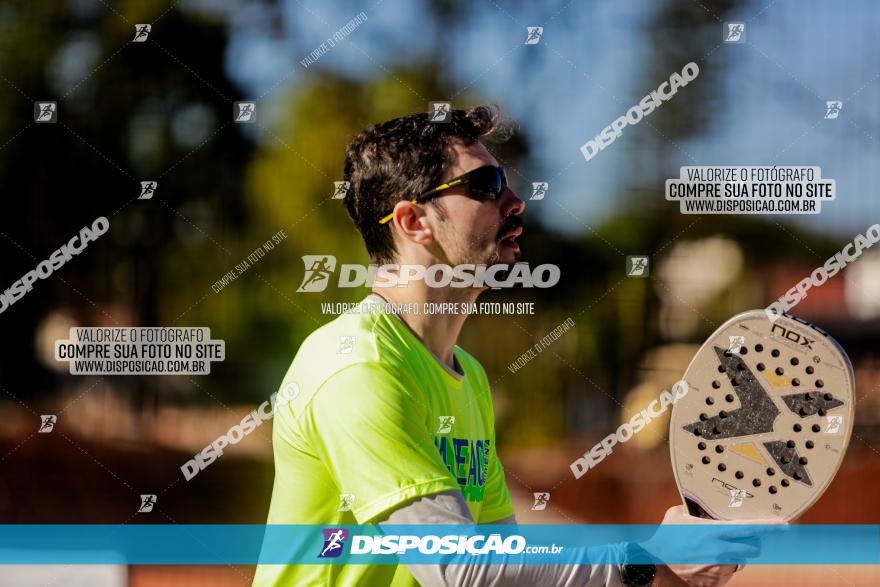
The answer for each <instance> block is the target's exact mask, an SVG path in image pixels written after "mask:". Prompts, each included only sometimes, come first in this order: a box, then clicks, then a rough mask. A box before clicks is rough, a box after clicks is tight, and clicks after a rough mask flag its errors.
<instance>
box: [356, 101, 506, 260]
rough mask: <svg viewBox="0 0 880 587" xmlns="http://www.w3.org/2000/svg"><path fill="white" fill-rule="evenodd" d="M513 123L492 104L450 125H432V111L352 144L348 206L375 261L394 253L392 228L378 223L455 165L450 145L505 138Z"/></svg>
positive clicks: (455, 115)
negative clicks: (396, 205)
mask: <svg viewBox="0 0 880 587" xmlns="http://www.w3.org/2000/svg"><path fill="white" fill-rule="evenodd" d="M510 130H511V127H510V124H509V123H508V122H507V121H506V120H503V119H502V118H501V116H500V113H499V109H498V108H497V107H496V106H493V105H482V106H477V107H475V108H472V109H470V110H453V111H452V120H450V121H449V122H446V123H438V122H429V120H428V114H427V113H418V114H410V115H408V116H403V117H401V118H395V119H394V120H389V121H388V122H383V123H380V124H376V125H373V126H371V127H369V128H368V129H366V130H364V131H363V132H362V133H360V134H359V135H358V136H357V137H355V139H354V140H353V141H352V142H351V144H349V145H348V148H347V149H346V153H345V180H346V181H348V182H350V186H349V188H348V192H347V193H346V195H345V207H346V209H347V210H348V215H349V216H351V219H352V220H353V221H354V224H355V226H357V229H358V230H359V231H360V233H361V236H362V237H363V239H364V243H365V244H366V246H367V252H368V253H369V254H370V258H371V260H372V262H374V263H380V264H381V263H389V262H391V261H392V260H393V258H394V254H395V248H394V241H393V239H392V233H391V230H392V228H391V224H390V223H389V224H379V219H380V218H381V217H382V216H384V215H385V214H387V213H389V212H391V210H393V209H394V206H395V204H397V202H399V201H401V200H404V199H407V198H412V197H415V196H417V195H418V194H421V193H424V192H426V191H428V190H429V189H431V188H432V187H434V186H436V185H438V184H439V183H441V181H442V176H443V171H444V170H445V169H446V168H447V167H448V166H449V165H450V164H451V163H452V160H451V156H452V151H451V149H450V145H451V143H453V142H454V141H461V142H462V143H463V144H464V145H466V146H469V145H472V144H473V143H474V142H476V141H477V140H479V139H480V138H490V139H494V140H504V139H506V138H508V136H509V133H510Z"/></svg>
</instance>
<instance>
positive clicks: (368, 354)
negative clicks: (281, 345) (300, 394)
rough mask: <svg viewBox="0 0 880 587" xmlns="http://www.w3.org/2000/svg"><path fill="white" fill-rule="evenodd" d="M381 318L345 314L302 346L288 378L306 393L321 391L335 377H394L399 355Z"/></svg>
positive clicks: (286, 379) (312, 334)
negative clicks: (348, 375) (395, 351)
mask: <svg viewBox="0 0 880 587" xmlns="http://www.w3.org/2000/svg"><path fill="white" fill-rule="evenodd" d="M386 330H387V328H385V327H383V325H382V323H381V320H380V318H379V316H378V315H375V314H369V313H362V314H357V313H349V314H342V315H340V316H338V317H337V318H335V319H334V320H332V321H330V322H328V323H327V324H325V325H323V326H321V327H319V328H317V329H316V330H315V331H313V332H312V333H311V334H309V336H307V337H306V339H305V340H304V341H303V342H302V344H301V345H300V347H299V349H298V350H297V352H296V355H295V356H294V358H293V361H292V363H291V365H290V369H289V371H288V373H287V375H286V376H285V382H287V381H288V380H292V381H296V383H297V384H298V385H299V386H300V388H302V389H303V391H306V390H311V391H317V390H318V389H319V388H320V387H321V386H322V385H323V384H324V383H325V382H327V381H328V380H330V379H331V378H333V377H334V376H335V375H337V374H339V373H342V372H347V373H352V372H353V371H355V372H364V373H367V372H369V373H372V374H380V373H383V372H387V373H388V374H389V375H393V374H394V373H396V372H397V371H398V369H397V365H396V363H397V361H395V360H394V359H395V356H396V354H395V353H394V352H389V351H392V350H393V349H392V346H393V342H392V341H391V340H389V338H390V337H389V335H388V333H387V332H386Z"/></svg>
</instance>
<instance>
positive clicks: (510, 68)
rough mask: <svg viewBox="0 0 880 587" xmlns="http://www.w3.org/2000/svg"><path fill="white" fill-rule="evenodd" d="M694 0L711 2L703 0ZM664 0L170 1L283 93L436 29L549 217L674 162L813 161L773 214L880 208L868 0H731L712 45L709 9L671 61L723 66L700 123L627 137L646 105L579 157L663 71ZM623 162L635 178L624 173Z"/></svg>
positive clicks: (364, 68) (828, 215) (817, 219)
mask: <svg viewBox="0 0 880 587" xmlns="http://www.w3.org/2000/svg"><path fill="white" fill-rule="evenodd" d="M693 2H694V3H696V5H698V6H700V7H702V9H704V10H712V7H711V3H707V4H706V6H703V4H702V3H700V2H699V1H698V0H693ZM661 6H662V2H660V1H658V0H627V1H626V2H619V1H598V2H592V1H578V2H555V3H551V2H542V3H540V5H539V4H538V3H530V2H526V3H501V2H497V3H496V2H495V1H493V0H489V1H487V2H475V3H472V4H468V14H467V16H466V17H465V18H464V19H462V20H461V21H459V22H457V23H456V25H455V26H453V27H447V29H446V30H444V31H442V32H439V31H436V30H435V28H434V21H433V20H432V19H431V18H430V15H429V13H428V12H427V9H426V4H425V3H424V2H419V1H413V0H378V1H376V2H357V3H355V2H347V1H342V0H283V2H282V4H281V7H280V9H278V10H276V9H275V8H273V7H266V6H263V5H261V4H258V3H254V2H244V1H240V2H234V1H223V2H220V0H183V2H181V8H182V9H185V10H193V11H197V12H205V13H214V14H218V15H223V16H224V18H226V19H228V20H229V23H230V35H231V37H230V43H229V45H228V47H227V53H226V55H225V63H226V66H227V70H228V72H229V74H230V76H231V77H232V78H233V79H234V80H235V81H236V83H238V84H239V85H240V87H241V88H242V91H243V93H244V94H245V95H251V96H253V97H262V96H265V97H267V98H271V97H278V96H281V95H283V92H281V91H279V90H280V89H281V88H282V87H283V86H285V85H288V86H292V87H295V86H296V85H297V84H302V83H306V82H308V79H309V76H313V75H316V74H317V73H318V72H320V71H322V70H323V71H332V72H335V73H343V74H345V75H348V76H354V77H358V76H363V77H372V76H377V75H383V74H384V73H386V72H387V70H391V69H393V68H394V67H395V66H402V65H406V64H409V63H411V62H413V61H414V60H417V59H419V58H424V57H426V56H429V55H431V54H434V53H436V46H437V45H438V44H439V45H440V46H442V55H440V59H442V60H444V61H445V62H446V63H447V65H448V69H449V73H450V74H451V75H452V76H453V79H454V80H455V84H458V85H459V87H460V90H459V91H460V92H466V91H467V92H475V93H477V94H478V95H479V96H481V97H482V98H484V99H485V100H488V101H492V102H495V103H498V104H499V105H501V106H502V108H503V109H504V111H505V113H506V114H507V115H509V116H511V117H513V118H514V119H516V121H517V122H518V123H519V124H520V126H521V127H522V128H523V130H524V131H525V132H526V133H527V135H528V137H529V139H530V141H531V144H532V146H533V156H532V157H531V158H530V159H529V160H528V161H527V162H526V165H527V166H528V167H526V168H522V169H519V170H518V171H519V172H520V173H516V172H514V173H511V174H510V175H511V176H512V177H513V178H515V179H519V181H520V186H521V187H520V191H525V185H523V184H524V183H525V182H526V181H539V180H550V181H551V191H550V194H551V196H552V198H554V199H558V200H557V201H558V203H559V204H561V207H560V206H540V207H538V206H533V209H532V213H533V214H540V215H542V216H543V218H544V220H545V221H548V223H550V224H551V225H552V226H556V227H559V228H560V229H562V230H567V231H572V232H580V231H582V230H584V224H589V225H591V226H594V225H595V224H597V223H598V222H599V221H600V220H601V219H602V218H604V217H607V215H608V214H611V213H613V212H615V211H616V209H617V208H616V206H617V205H619V204H620V199H619V198H614V197H612V196H613V195H614V194H615V190H616V189H619V188H620V186H621V185H639V186H640V187H645V185H647V186H648V187H649V188H652V189H654V190H656V198H657V201H662V200H663V182H662V179H664V178H666V177H676V176H678V167H679V166H681V165H766V164H777V165H819V166H821V167H822V172H823V177H830V178H833V179H835V180H836V181H837V193H838V199H837V200H836V201H834V202H826V203H825V204H824V205H823V207H822V213H821V214H820V215H814V216H807V215H802V216H783V217H780V221H781V222H791V223H794V224H798V225H801V226H804V227H809V228H813V229H815V230H819V231H825V232H829V233H833V234H836V235H840V236H841V237H847V236H850V235H852V234H853V233H855V232H859V231H861V232H863V231H864V230H865V229H866V228H867V227H868V226H869V225H870V224H872V223H874V222H875V221H876V220H877V219H878V218H880V214H876V215H874V216H871V215H869V214H867V212H870V211H872V210H876V211H878V212H880V205H878V200H880V198H878V196H877V186H878V173H880V168H878V166H877V165H876V164H875V163H876V161H877V156H878V151H880V114H878V112H877V109H876V105H877V104H878V102H880V70H878V64H880V43H878V42H877V28H878V25H880V3H878V2H877V1H876V0H851V1H848V2H846V3H840V2H839V1H837V0H812V1H810V2H807V3H804V2H800V1H794V0H768V1H762V2H743V3H741V5H739V7H738V8H736V9H734V11H733V12H732V13H731V14H730V15H728V16H726V17H724V20H733V21H737V20H740V21H743V22H745V23H746V27H747V28H746V43H744V44H724V45H721V46H720V47H717V48H715V45H716V44H717V42H720V40H721V37H722V30H723V25H722V23H720V22H719V23H718V33H717V40H715V39H713V38H708V39H707V41H706V43H705V51H703V52H701V53H700V54H694V55H687V54H682V59H681V64H680V65H681V66H683V65H684V64H685V63H686V62H687V61H688V60H690V59H693V60H696V61H697V62H698V64H699V65H700V68H701V70H702V71H703V72H705V71H706V70H707V68H716V69H718V68H720V69H722V70H723V74H722V79H726V80H727V81H726V85H725V87H724V88H723V89H721V91H720V92H719V93H721V94H722V98H721V99H719V100H718V103H717V104H706V105H704V106H705V109H706V112H703V113H701V115H702V116H704V117H706V118H707V120H708V121H709V125H710V126H709V128H708V129H707V132H705V133H703V134H701V135H700V136H698V137H696V138H694V139H693V140H689V141H684V142H682V143H680V144H679V146H678V147H676V146H674V145H672V144H671V143H669V142H667V141H666V140H665V139H662V138H659V139H658V138H657V137H656V136H654V137H651V136H648V137H647V138H648V139H650V140H647V141H645V140H640V138H641V139H644V138H646V137H640V136H639V135H640V134H642V133H644V134H646V135H652V134H653V135H656V131H655V130H654V129H652V128H651V126H650V125H649V124H646V121H650V117H648V118H647V119H645V120H644V121H642V123H640V124H639V125H637V126H635V127H627V128H626V129H625V130H624V134H623V136H622V137H620V138H619V139H618V140H617V141H615V142H614V143H613V144H612V145H610V146H609V147H608V148H606V149H605V150H603V151H602V152H601V153H600V154H599V155H597V156H596V157H595V158H593V159H592V160H591V161H589V162H587V161H585V160H584V158H583V156H582V155H581V154H580V152H579V147H580V145H581V144H583V143H584V142H585V141H587V140H588V139H590V138H592V137H594V136H595V135H597V134H598V133H599V132H601V130H602V129H603V128H604V127H605V126H607V125H609V124H610V123H611V122H612V121H613V120H614V119H615V118H617V117H619V116H621V115H623V114H624V113H625V112H626V110H627V109H628V108H629V107H631V106H632V105H635V104H636V103H638V101H639V100H640V99H641V98H642V97H643V96H644V95H646V94H647V93H648V92H650V91H651V90H653V89H655V88H656V87H657V86H658V85H659V84H660V83H661V82H662V81H664V80H665V79H668V76H669V74H670V73H672V71H652V70H651V68H652V62H651V55H652V52H653V51H654V49H655V47H654V46H653V45H652V43H657V42H668V43H670V44H672V45H675V44H680V41H681V38H682V37H681V35H682V34H686V31H682V29H681V28H678V27H677V26H675V25H674V24H673V23H670V25H669V27H668V29H665V28H664V29H663V30H659V31H658V30H649V29H648V27H654V26H655V25H654V24H653V23H654V22H655V21H654V20H653V16H654V15H655V14H656V13H655V11H656V10H658V9H659V7H661ZM362 11H363V12H364V13H366V15H367V18H368V20H367V21H366V22H365V23H363V24H362V25H361V26H360V27H359V28H358V29H357V30H355V31H354V32H353V33H352V34H351V35H350V36H349V37H348V38H346V39H344V40H343V41H341V42H339V43H337V44H336V46H335V47H333V48H332V49H331V50H330V51H329V52H328V53H327V54H325V55H323V56H322V57H321V58H320V59H319V60H318V62H317V63H315V64H313V65H311V66H310V67H309V68H308V69H306V68H304V67H303V66H302V65H300V63H299V62H300V60H301V59H302V58H303V57H305V56H306V55H308V54H309V53H310V52H311V51H313V50H314V49H316V48H317V47H318V46H319V45H320V44H321V43H322V42H323V41H324V40H325V39H326V38H327V37H329V36H331V35H332V34H333V33H334V32H335V31H336V30H337V29H339V28H340V27H342V26H343V25H344V24H345V23H346V22H348V21H349V20H350V19H351V18H354V17H355V16H356V15H357V14H358V13H360V12H362ZM526 26H544V27H545V29H544V35H543V38H542V40H541V42H540V43H539V44H538V45H524V41H525V38H526V30H525V27H526ZM664 26H665V25H664ZM438 35H441V36H440V37H439V38H440V39H441V40H440V41H439V42H437V38H438ZM713 48H715V50H714V51H713V50H712V49H713ZM706 53H709V55H708V57H705V54H706ZM704 57H705V58H704ZM279 80H283V81H281V82H280V83H279ZM702 81H704V83H705V80H702ZM700 82H701V79H700V78H697V80H695V81H694V82H693V83H700ZM455 84H453V85H455ZM687 90H688V88H684V89H682V90H681V91H682V92H686V91H687ZM471 95H473V94H468V93H461V94H457V95H455V96H452V98H453V100H455V98H459V99H460V100H465V99H467V97H468V96H471ZM428 98H429V99H444V98H448V97H446V96H440V97H433V96H431V97H428ZM673 100H675V98H673ZM825 100H842V101H843V103H844V105H843V110H842V113H841V116H840V118H838V119H837V120H824V119H823V117H824V114H825ZM454 105H456V106H469V105H471V104H470V103H461V102H460V101H459V102H454ZM276 106H277V105H276ZM426 108H427V104H426ZM657 148H662V149H664V150H666V151H668V152H667V153H666V155H665V157H666V158H665V159H664V161H666V162H667V164H668V165H669V166H670V167H669V169H665V170H663V172H662V174H663V177H655V178H651V177H645V176H644V174H642V175H641V176H640V172H642V171H643V170H641V169H634V167H635V165H633V164H632V162H633V161H636V160H638V158H637V155H638V150H639V149H657ZM342 149H343V145H340V169H341V165H342ZM520 175H521V176H522V177H519V176H520ZM523 177H524V178H525V180H523ZM632 178H638V182H639V183H638V184H631V183H628V182H631V181H632ZM646 182H647V183H646ZM515 187H516V186H515ZM667 205H669V206H675V207H677V205H678V204H677V203H674V202H668V203H667ZM563 209H564V210H568V211H571V212H572V214H563V213H561V212H563Z"/></svg>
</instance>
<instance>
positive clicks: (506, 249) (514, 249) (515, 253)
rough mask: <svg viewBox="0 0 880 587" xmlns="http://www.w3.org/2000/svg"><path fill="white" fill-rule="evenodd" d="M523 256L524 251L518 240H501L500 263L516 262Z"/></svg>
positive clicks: (499, 247) (499, 249)
mask: <svg viewBox="0 0 880 587" xmlns="http://www.w3.org/2000/svg"><path fill="white" fill-rule="evenodd" d="M521 256H522V251H521V250H520V248H519V244H518V243H517V242H516V241H501V243H499V245H498V258H499V262H500V263H509V264H512V263H516V262H517V261H519V258H520V257H521Z"/></svg>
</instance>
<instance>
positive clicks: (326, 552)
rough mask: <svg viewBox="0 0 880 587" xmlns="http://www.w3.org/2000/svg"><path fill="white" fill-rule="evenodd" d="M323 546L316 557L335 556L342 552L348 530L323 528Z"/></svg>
mask: <svg viewBox="0 0 880 587" xmlns="http://www.w3.org/2000/svg"><path fill="white" fill-rule="evenodd" d="M322 531H323V532H324V546H322V547H321V552H320V553H318V558H336V557H338V556H339V555H340V554H342V550H343V547H344V546H345V541H346V540H348V530H346V529H345V528H324V530H322Z"/></svg>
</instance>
